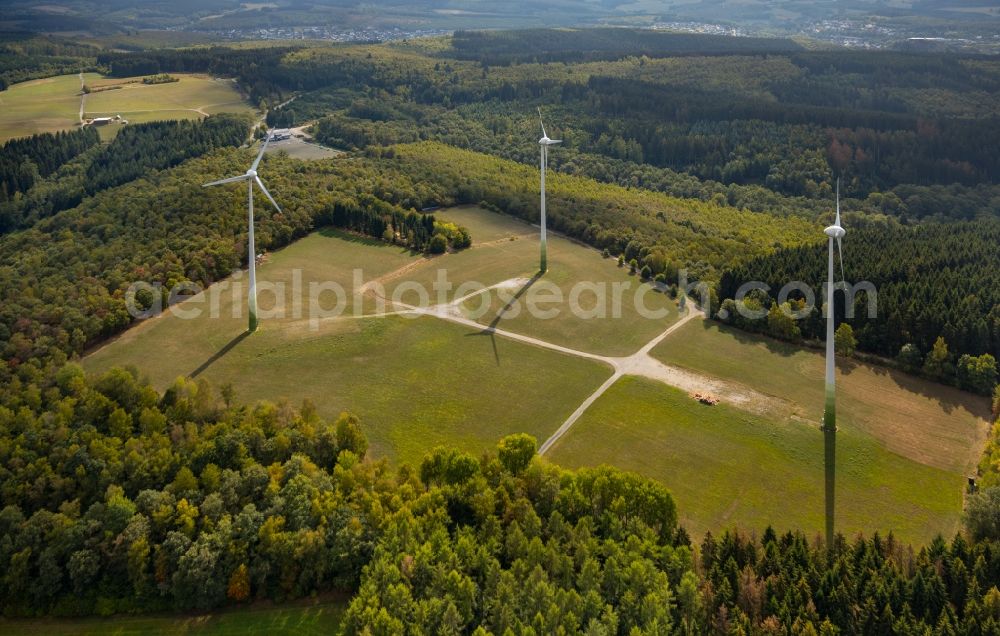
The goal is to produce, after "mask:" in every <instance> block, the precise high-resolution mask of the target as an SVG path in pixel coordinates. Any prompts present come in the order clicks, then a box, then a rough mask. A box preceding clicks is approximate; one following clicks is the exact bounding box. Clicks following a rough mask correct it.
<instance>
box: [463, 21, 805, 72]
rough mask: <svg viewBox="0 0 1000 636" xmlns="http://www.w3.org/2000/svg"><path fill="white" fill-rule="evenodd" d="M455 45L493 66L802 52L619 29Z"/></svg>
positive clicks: (482, 37)
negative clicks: (744, 53)
mask: <svg viewBox="0 0 1000 636" xmlns="http://www.w3.org/2000/svg"><path fill="white" fill-rule="evenodd" d="M451 44H452V48H453V49H454V55H455V57H456V58H458V59H462V60H475V61H477V62H480V63H482V64H488V65H490V66H498V65H510V64H524V63H530V62H569V63H576V62H591V61H597V60H617V59H620V58H623V57H628V56H630V55H635V56H639V55H645V56H648V57H672V56H676V55H685V54H697V55H704V54H734V53H742V52H746V51H751V52H754V53H784V52H788V51H801V50H802V48H803V47H802V46H801V45H800V44H797V43H795V42H793V41H792V40H783V39H777V38H774V39H769V38H732V37H726V36H721V35H700V34H694V33H670V32H661V31H652V30H649V29H628V30H626V29H620V28H604V29H600V28H598V29H559V30H556V29H526V30H517V31H456V32H455V34H454V36H453V37H452V40H451Z"/></svg>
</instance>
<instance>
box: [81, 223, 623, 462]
mask: <svg viewBox="0 0 1000 636" xmlns="http://www.w3.org/2000/svg"><path fill="white" fill-rule="evenodd" d="M416 259H417V257H415V256H413V255H411V254H409V253H408V252H406V251H401V250H400V249H399V248H398V247H392V246H388V245H385V244H381V243H373V242H371V241H366V240H362V239H357V238H354V237H349V236H345V235H343V234H340V233H336V232H324V233H317V234H314V235H312V236H309V237H307V238H305V239H303V240H301V241H299V242H297V243H295V244H294V245H292V246H290V247H288V248H286V249H284V250H281V251H279V252H276V253H274V254H272V255H271V256H270V257H269V261H268V263H267V264H265V265H264V266H263V267H262V268H260V269H259V270H258V271H259V279H260V283H259V286H260V290H261V293H260V306H261V310H262V311H261V317H262V326H261V328H260V330H259V331H258V332H257V333H256V334H254V335H252V336H249V337H243V336H242V334H243V331H244V329H245V323H246V318H245V317H239V318H233V316H232V312H231V307H232V304H233V303H232V296H231V292H232V285H233V284H234V283H235V282H237V281H230V289H225V288H224V287H223V286H222V284H220V285H217V286H214V287H213V288H212V289H210V290H209V292H213V291H215V290H218V297H219V299H220V300H219V302H218V306H219V307H220V311H219V317H218V318H214V319H213V318H211V317H210V311H209V310H210V308H211V300H210V296H211V295H212V293H208V294H207V295H204V296H202V299H203V300H202V304H197V303H196V302H192V301H197V300H199V299H192V301H188V302H187V303H185V304H184V305H182V306H181V308H182V309H185V310H188V309H196V308H199V307H200V308H202V309H203V310H204V313H203V314H202V316H201V317H200V318H197V319H193V320H181V319H180V318H178V317H177V316H175V315H171V314H167V315H164V316H163V317H161V318H157V319H154V320H151V321H149V322H148V323H144V324H141V325H139V326H138V327H136V328H134V329H132V330H130V331H128V332H126V333H125V334H124V335H123V336H122V337H120V338H119V339H117V340H116V341H114V342H112V343H110V344H108V345H107V346H105V347H104V348H102V349H100V350H98V351H96V352H94V353H93V354H91V355H90V356H88V357H87V358H86V359H85V360H84V366H85V367H86V368H87V369H88V370H92V371H99V370H103V369H107V368H109V367H111V366H115V365H127V364H133V365H135V366H137V367H138V368H139V369H140V370H141V371H142V372H144V373H146V374H147V375H148V376H149V377H150V379H151V380H152V381H153V382H154V384H156V386H158V387H160V388H163V387H164V386H166V385H167V384H168V383H169V382H171V381H172V380H173V379H174V378H176V377H177V376H179V375H198V377H205V378H207V379H209V380H210V381H211V382H212V383H213V384H214V385H216V386H218V385H221V384H224V383H227V382H232V383H233V385H234V387H235V389H236V394H237V397H238V399H240V400H244V401H253V400H257V399H271V400H281V399H288V400H289V401H290V402H292V403H296V404H297V403H300V402H301V401H302V400H304V399H311V400H312V401H313V402H314V403H316V405H317V407H318V409H319V411H320V413H321V414H323V415H324V416H326V417H335V416H336V415H337V414H338V413H340V412H341V411H344V410H347V411H350V412H352V413H355V414H356V415H358V416H359V417H360V418H361V420H362V422H363V424H364V426H365V430H366V433H367V434H368V436H369V439H370V440H371V442H372V451H373V453H374V455H375V456H376V457H378V456H382V455H389V456H390V457H393V458H396V459H399V460H404V461H419V459H420V458H421V457H422V456H423V454H424V453H425V452H426V451H427V450H429V449H430V448H432V447H434V446H436V445H439V444H444V445H449V446H454V447H457V448H461V449H464V450H468V451H472V452H479V451H482V450H484V449H486V448H492V447H493V446H494V445H495V444H496V441H497V439H499V438H500V437H502V436H503V435H506V434H509V433H512V432H520V431H525V432H528V433H531V434H533V435H536V436H537V437H539V438H540V439H544V438H546V437H547V436H548V435H549V434H551V433H552V431H554V430H555V429H556V428H557V427H558V426H559V425H560V424H561V423H562V421H563V420H564V419H565V418H566V417H567V416H568V415H569V414H570V413H571V412H572V411H573V409H574V408H576V405H577V404H579V403H580V402H581V401H582V400H583V399H584V398H585V397H586V396H587V395H588V394H589V393H590V392H591V391H593V390H594V389H595V388H596V387H597V386H598V385H599V384H600V383H601V382H602V381H604V379H606V378H607V377H608V376H609V375H610V369H608V368H606V367H605V366H604V365H601V364H598V363H592V362H586V361H581V360H579V359H576V358H573V357H569V356H565V355H562V354H558V353H553V352H551V351H546V350H542V349H538V348H536V347H531V346H528V345H524V344H519V343H515V342H511V341H508V340H504V339H502V338H491V337H489V336H486V335H481V334H480V332H478V331H475V330H470V329H469V328H467V327H462V326H458V325H454V324H452V323H447V322H444V321H441V320H439V319H435V318H426V317H425V318H418V319H413V318H407V317H400V316H389V317H382V318H351V317H344V318H340V319H335V320H326V321H322V322H320V323H318V324H317V328H316V329H313V328H312V327H311V325H310V323H309V321H308V320H307V319H304V318H303V319H296V318H294V317H293V316H291V315H286V316H285V317H284V318H277V317H271V318H268V317H267V314H266V313H265V312H266V311H267V310H269V309H271V308H272V307H273V306H274V303H273V298H274V292H272V291H267V289H268V288H269V286H270V287H271V289H274V288H277V287H278V286H279V285H280V284H282V283H283V284H284V285H285V290H286V293H290V292H291V286H292V281H293V278H294V276H295V274H294V272H295V271H296V270H298V271H299V272H300V275H301V280H302V285H303V289H308V287H309V283H310V282H318V281H327V280H330V281H336V282H338V283H340V284H341V285H344V286H345V287H346V288H348V289H349V288H350V286H351V282H352V268H354V267H360V268H362V269H363V270H364V273H365V276H364V278H365V280H367V279H368V278H370V277H371V276H378V275H380V274H384V273H386V272H389V271H393V270H394V269H397V268H399V267H401V266H403V265H405V264H407V263H411V262H414V261H415V260H416ZM243 289H245V287H244V288H243ZM242 295H243V291H242V290H240V293H239V294H238V298H240V303H239V305H238V306H239V307H240V308H243V302H244V301H243V300H242ZM322 301H323V304H324V306H326V307H328V308H329V307H332V306H333V304H334V296H333V294H329V295H327V296H325V297H324V298H323V299H322ZM348 302H351V301H348ZM369 302H370V301H369ZM365 309H366V310H367V311H370V310H371V309H372V307H371V306H370V305H369V303H366V305H365ZM290 311H291V309H289V313H290ZM304 312H305V314H304V315H308V301H307V304H306V306H304ZM242 316H246V312H245V309H244V310H243V311H242Z"/></svg>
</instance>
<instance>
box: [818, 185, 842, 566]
mask: <svg viewBox="0 0 1000 636" xmlns="http://www.w3.org/2000/svg"><path fill="white" fill-rule="evenodd" d="M823 233H824V234H826V235H827V237H829V239H830V240H829V259H828V263H827V285H826V387H825V388H826V390H825V393H826V403H825V405H824V409H823V438H824V443H823V447H824V462H823V463H824V466H825V474H826V548H827V550H832V549H833V536H834V535H833V516H834V486H835V484H836V459H837V397H836V391H835V388H834V381H835V364H836V360H835V357H834V331H833V323H834V311H833V242H834V240H836V241H837V254H838V255H839V256H840V278H841V280H843V278H844V252H843V249H842V246H841V239H842V238H844V234H845V232H844V228H842V227H841V226H840V179H837V216H836V219H835V220H834V221H833V225H831V226H829V227H828V228H826V229H825V230H823Z"/></svg>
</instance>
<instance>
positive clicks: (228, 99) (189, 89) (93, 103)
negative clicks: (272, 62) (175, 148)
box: [84, 73, 252, 122]
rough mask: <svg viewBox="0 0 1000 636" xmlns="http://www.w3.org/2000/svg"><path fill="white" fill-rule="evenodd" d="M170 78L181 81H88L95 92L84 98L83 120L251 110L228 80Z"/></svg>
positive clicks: (134, 119) (148, 118)
mask: <svg viewBox="0 0 1000 636" xmlns="http://www.w3.org/2000/svg"><path fill="white" fill-rule="evenodd" d="M171 76H172V77H176V78H177V79H178V80H180V81H177V82H169V83H166V84H143V83H142V77H126V78H121V79H118V78H110V77H109V78H102V79H98V80H95V81H92V82H91V81H88V86H90V87H91V88H92V89H93V90H95V91H97V92H93V93H91V94H89V95H87V100H86V107H85V110H84V114H85V116H86V117H106V116H109V115H121V116H122V117H124V118H125V119H128V120H129V122H143V121H153V120H156V119H180V118H181V117H185V118H189V119H193V118H196V117H204V116H205V115H213V114H215V113H223V112H230V113H231V112H250V111H251V110H252V109H251V108H250V106H249V105H248V104H247V103H246V102H245V101H244V100H243V97H242V96H241V95H240V93H239V91H238V90H237V89H236V85H235V83H234V82H232V81H231V80H224V79H213V78H211V77H208V76H206V75H195V74H185V73H172V74H171ZM111 87H120V88H111ZM108 89H110V90H108Z"/></svg>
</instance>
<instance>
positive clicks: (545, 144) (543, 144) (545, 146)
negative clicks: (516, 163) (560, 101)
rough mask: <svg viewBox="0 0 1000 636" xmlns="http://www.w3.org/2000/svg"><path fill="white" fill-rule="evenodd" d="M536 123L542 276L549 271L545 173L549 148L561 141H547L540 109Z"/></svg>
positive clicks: (540, 269)
mask: <svg viewBox="0 0 1000 636" xmlns="http://www.w3.org/2000/svg"><path fill="white" fill-rule="evenodd" d="M538 123H539V124H541V125H542V138H541V139H539V140H538V145H539V146H540V148H541V152H542V156H541V159H540V160H539V170H540V171H541V173H542V259H541V264H540V265H539V267H538V269H539V271H541V272H542V273H543V274H544V273H545V272H546V271H548V269H549V264H548V258H547V255H546V252H545V171H546V170H547V169H548V167H549V146H554V145H556V144H561V143H562V139H549V136H548V134H546V132H545V122H543V121H542V109H541V108H539V109H538Z"/></svg>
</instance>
